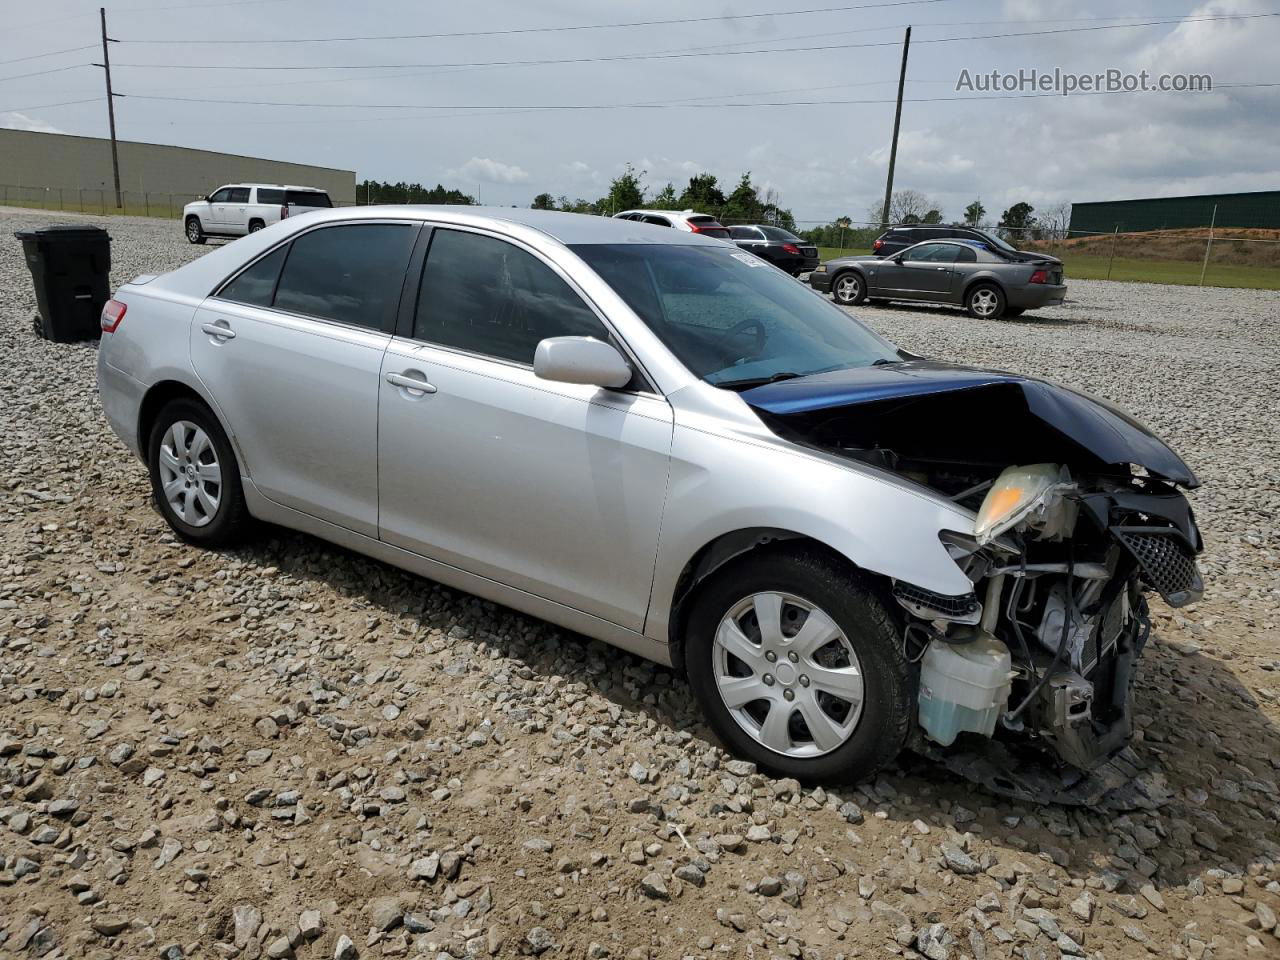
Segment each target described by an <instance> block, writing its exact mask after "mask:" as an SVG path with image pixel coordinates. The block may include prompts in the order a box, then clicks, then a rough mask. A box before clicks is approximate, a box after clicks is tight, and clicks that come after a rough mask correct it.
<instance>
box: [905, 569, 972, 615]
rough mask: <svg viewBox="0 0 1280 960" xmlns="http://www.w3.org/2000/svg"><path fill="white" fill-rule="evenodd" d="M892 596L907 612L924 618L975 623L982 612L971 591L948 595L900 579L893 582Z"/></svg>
mask: <svg viewBox="0 0 1280 960" xmlns="http://www.w3.org/2000/svg"><path fill="white" fill-rule="evenodd" d="M893 596H894V599H896V600H897V601H898V602H899V603H900V604H902V605H903V607H905V608H906V609H907V610H908V612H910V613H913V614H915V615H916V616H917V617H920V618H921V619H924V620H958V621H960V622H961V623H976V622H977V619H978V616H979V615H980V614H981V612H982V605H981V604H979V603H978V598H977V597H976V596H975V595H974V594H972V593H962V594H959V595H958V596H948V595H947V594H945V593H934V592H933V591H932V590H926V589H924V587H917V586H916V585H915V584H911V583H906V582H904V581H902V580H898V581H896V582H895V583H894V585H893Z"/></svg>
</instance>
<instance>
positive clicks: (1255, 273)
mask: <svg viewBox="0 0 1280 960" xmlns="http://www.w3.org/2000/svg"><path fill="white" fill-rule="evenodd" d="M1108 259H1109V258H1107V257H1099V256H1078V255H1073V254H1070V253H1068V254H1067V255H1066V257H1064V258H1063V260H1064V262H1065V263H1066V272H1067V283H1068V284H1070V283H1071V281H1072V280H1105V279H1107V263H1108ZM1200 266H1201V265H1200V263H1199V262H1198V261H1191V260H1131V259H1128V258H1125V257H1116V258H1115V261H1114V262H1113V263H1112V264H1111V279H1112V280H1128V281H1133V282H1135V283H1172V284H1183V285H1189V286H1198V285H1199V283H1200ZM1204 285H1205V286H1206V287H1246V288H1248V289H1250V290H1280V267H1246V266H1239V265H1237V264H1229V263H1213V262H1210V263H1209V269H1208V270H1207V271H1206V272H1205V276H1204Z"/></svg>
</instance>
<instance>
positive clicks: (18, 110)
mask: <svg viewBox="0 0 1280 960" xmlns="http://www.w3.org/2000/svg"><path fill="white" fill-rule="evenodd" d="M100 99H101V98H99V97H89V98H88V99H87V100H63V101H61V102H59V103H37V104H33V105H32V106H29V107H0V113H25V112H26V111H28V110H52V109H53V108H54V107H69V106H71V105H73V104H76V103H97V102H98V101H99V100H100Z"/></svg>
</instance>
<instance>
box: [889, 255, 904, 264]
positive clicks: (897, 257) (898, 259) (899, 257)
mask: <svg viewBox="0 0 1280 960" xmlns="http://www.w3.org/2000/svg"><path fill="white" fill-rule="evenodd" d="M891 259H892V260H893V262H894V263H897V264H901V263H902V254H900V253H895V254H894V255H893V257H892V258H891Z"/></svg>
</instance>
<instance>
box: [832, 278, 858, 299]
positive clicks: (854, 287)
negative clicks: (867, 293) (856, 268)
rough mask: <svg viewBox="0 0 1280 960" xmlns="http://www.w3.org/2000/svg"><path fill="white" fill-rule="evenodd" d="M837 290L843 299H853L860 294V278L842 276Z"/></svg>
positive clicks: (837, 284)
mask: <svg viewBox="0 0 1280 960" xmlns="http://www.w3.org/2000/svg"><path fill="white" fill-rule="evenodd" d="M836 292H837V293H838V294H840V299H841V300H852V299H853V298H854V297H856V296H857V295H858V280H857V278H856V277H841V278H840V280H839V281H838V282H837V283H836Z"/></svg>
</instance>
